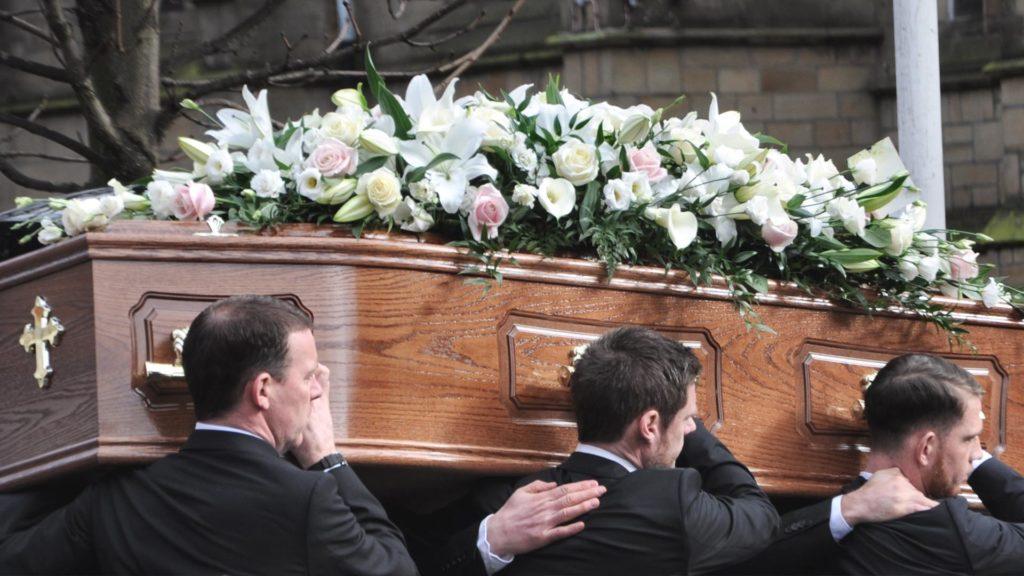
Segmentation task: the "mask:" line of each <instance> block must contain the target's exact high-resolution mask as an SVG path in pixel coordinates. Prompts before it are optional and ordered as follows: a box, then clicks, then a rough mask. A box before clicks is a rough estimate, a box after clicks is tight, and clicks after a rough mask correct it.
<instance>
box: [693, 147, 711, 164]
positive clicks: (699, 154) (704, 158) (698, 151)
mask: <svg viewBox="0 0 1024 576" xmlns="http://www.w3.org/2000/svg"><path fill="white" fill-rule="evenodd" d="M690 147H691V148H693V153H694V154H696V155H697V161H698V162H700V167H701V168H702V169H704V170H707V169H708V168H710V167H711V160H708V157H707V155H706V154H704V151H703V150H701V149H700V148H698V147H697V146H693V144H692V143H691V144H690Z"/></svg>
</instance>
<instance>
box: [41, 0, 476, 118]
mask: <svg viewBox="0 0 1024 576" xmlns="http://www.w3.org/2000/svg"><path fill="white" fill-rule="evenodd" d="M50 1H53V0H50ZM468 1H469V0H452V1H451V2H449V3H447V4H445V5H444V6H442V7H440V8H438V9H437V10H436V11H434V12H433V13H431V14H430V15H428V16H426V17H425V18H423V19H422V20H420V21H419V22H417V23H416V24H414V25H412V26H410V27H409V28H408V29H406V30H403V31H401V32H397V33H395V34H392V35H391V36H386V37H384V38H381V39H379V40H374V41H373V45H374V46H378V47H379V46H387V45H389V44H395V43H397V42H404V41H406V40H408V39H410V38H413V37H414V36H416V35H417V34H419V33H420V32H422V31H423V30H425V29H426V28H428V27H429V26H430V25H432V24H434V23H435V22H437V21H439V20H441V19H442V18H444V17H445V16H447V15H449V14H451V13H452V12H454V11H455V10H457V9H458V8H460V7H462V6H464V5H466V3H467V2H468ZM363 49H365V46H364V45H363V44H362V43H358V42H357V43H354V44H350V45H348V46H345V47H343V48H340V49H338V50H336V51H334V52H332V53H330V54H321V55H319V56H317V57H315V58H312V59H307V60H303V59H295V60H291V61H288V62H284V63H282V64H278V65H270V64H268V65H267V66H264V67H263V68H258V69H249V70H243V71H241V72H238V73H236V74H231V75H228V76H224V77H221V78H215V79H212V80H207V81H204V82H202V83H196V84H194V85H193V87H192V88H190V90H189V91H188V92H187V94H186V96H188V97H190V98H193V99H195V98H198V97H200V96H204V95H206V94H210V93H211V92H218V91H220V90H227V89H229V88H234V87H236V86H241V85H242V84H253V85H259V84H261V83H265V82H266V81H267V80H268V79H270V78H273V77H275V76H278V75H280V74H284V73H286V72H294V71H298V70H316V69H324V68H329V67H330V66H331V65H332V64H334V63H337V62H341V61H342V59H343V58H345V57H347V56H349V55H351V54H353V53H355V52H356V51H359V50H363ZM174 82H175V81H174V80H173V79H170V78H164V79H163V80H162V83H163V84H164V85H165V86H168V85H173V84H174Z"/></svg>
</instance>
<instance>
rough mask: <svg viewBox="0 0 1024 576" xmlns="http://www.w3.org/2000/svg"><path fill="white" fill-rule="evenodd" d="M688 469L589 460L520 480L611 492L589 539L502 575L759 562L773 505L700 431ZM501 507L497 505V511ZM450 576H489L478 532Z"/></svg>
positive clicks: (652, 571) (684, 570)
mask: <svg viewBox="0 0 1024 576" xmlns="http://www.w3.org/2000/svg"><path fill="white" fill-rule="evenodd" d="M677 464H678V465H680V466H683V467H682V468H672V469H666V470H655V469H647V470H637V471H635V472H632V473H629V472H627V470H626V469H625V468H623V467H622V466H620V465H619V464H617V463H615V462H613V461H611V460H608V459H605V458H601V457H599V456H593V455H590V454H584V453H579V452H577V453H574V454H573V455H571V456H570V457H569V458H568V459H567V460H566V461H565V462H563V463H562V464H561V465H559V466H557V467H555V468H552V469H550V470H545V471H543V472H540V473H538V474H535V475H533V476H529V477H527V478H524V479H522V480H521V481H519V483H518V484H517V486H524V485H526V484H529V483H530V482H533V481H535V480H544V481H547V482H557V483H558V484H567V483H570V482H577V481H580V480H589V479H593V480H597V481H598V482H599V483H601V484H602V485H603V486H605V487H607V488H608V491H607V492H606V493H605V495H604V496H602V497H601V504H600V506H599V507H598V508H597V509H596V510H594V511H592V512H589V513H588V514H586V515H584V516H583V517H581V519H582V520H583V521H584V522H585V523H586V528H585V529H584V530H583V532H581V533H579V534H577V535H575V536H572V537H570V538H566V539H564V540H560V541H558V542H555V543H552V544H550V545H549V546H546V547H544V548H541V549H540V550H536V551H534V552H531V553H528V554H522V555H519V556H517V557H516V559H515V561H514V562H513V563H512V564H511V565H509V566H508V567H507V568H505V569H503V570H502V571H501V572H500V573H499V574H501V576H514V575H517V574H563V575H569V574H588V575H592V574H644V575H656V574H698V573H703V572H706V571H708V570H709V569H711V568H713V567H715V566H720V565H722V564H727V563H730V562H735V561H738V560H741V559H743V558H747V557H749V556H751V555H753V554H756V553H757V552H758V551H759V550H761V549H762V548H763V547H765V546H767V545H768V543H769V542H771V541H772V538H773V537H774V534H775V530H776V528H777V526H778V514H777V512H776V511H775V508H774V506H772V504H771V502H770V501H769V500H768V498H767V496H765V494H764V492H762V491H761V489H760V488H759V487H758V485H757V482H756V481H755V480H754V478H753V476H752V475H751V474H750V472H749V471H748V470H747V469H746V467H744V466H743V465H742V464H740V463H739V462H738V461H737V460H736V459H735V458H734V457H733V455H732V454H731V453H730V452H729V450H728V449H727V448H726V447H725V446H724V445H723V444H722V443H721V442H719V441H718V439H716V438H715V437H714V436H713V435H712V434H711V433H710V432H708V431H707V429H706V428H704V425H703V424H700V423H698V428H697V430H696V431H695V432H693V433H691V434H689V435H687V436H686V443H685V445H684V449H683V454H682V455H681V457H680V461H679V462H678V463H677ZM498 507H500V503H496V505H495V506H493V507H492V510H491V511H492V512H493V511H494V510H497V508H498ZM471 532H472V533H471V534H469V535H468V536H470V537H464V538H463V540H462V542H461V543H460V546H461V547H462V554H460V555H457V556H456V557H455V558H454V559H453V560H451V561H449V563H448V564H447V565H446V566H445V570H446V571H447V573H462V574H484V573H485V572H484V568H483V563H482V561H481V559H480V557H479V554H478V553H476V549H475V536H476V531H475V529H474V530H472V531H471Z"/></svg>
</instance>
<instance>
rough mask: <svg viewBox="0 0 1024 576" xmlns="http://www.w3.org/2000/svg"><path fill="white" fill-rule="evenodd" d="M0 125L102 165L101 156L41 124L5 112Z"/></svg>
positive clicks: (0, 117) (0, 119) (2, 113)
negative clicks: (41, 139) (10, 127)
mask: <svg viewBox="0 0 1024 576" xmlns="http://www.w3.org/2000/svg"><path fill="white" fill-rule="evenodd" d="M0 123H2V124H8V125H10V126H15V127H17V128H21V129H22V130H24V131H26V132H31V133H32V134H35V135H36V136H41V137H43V138H46V139H47V140H50V141H51V142H56V143H57V144H60V145H61V146H63V147H65V148H67V149H68V150H71V151H72V152H74V153H75V154H79V155H81V156H82V157H83V158H85V159H87V160H89V161H90V162H92V163H94V164H97V165H102V163H103V161H104V158H103V156H101V155H100V154H99V153H97V152H95V151H93V150H92V149H91V148H89V147H88V146H86V145H85V144H82V143H81V142H79V141H78V140H74V139H71V138H68V137H67V136H65V135H63V134H61V133H60V132H57V131H56V130H51V129H49V128H47V127H46V126H43V125H42V124H38V123H36V122H32V121H31V120H26V119H24V118H21V117H20V116H15V115H13V114H7V113H5V112H0Z"/></svg>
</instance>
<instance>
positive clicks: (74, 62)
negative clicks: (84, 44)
mask: <svg viewBox="0 0 1024 576" xmlns="http://www.w3.org/2000/svg"><path fill="white" fill-rule="evenodd" d="M41 4H42V6H43V13H44V14H45V16H46V21H47V23H49V25H50V30H51V31H52V32H53V35H54V38H55V39H56V40H57V50H58V52H59V53H60V55H61V56H62V60H63V62H64V65H65V67H66V68H67V72H68V74H69V76H70V83H71V87H72V88H73V89H74V91H75V95H76V96H77V97H78V101H79V102H80V103H81V104H82V109H83V112H84V116H85V120H86V122H87V123H88V124H89V128H90V134H91V135H92V136H93V137H95V138H97V139H98V140H99V141H102V142H104V143H106V144H107V145H108V146H111V147H124V143H123V142H122V138H121V137H120V135H119V133H118V131H117V127H116V126H115V124H114V121H113V119H112V118H111V117H110V114H109V113H108V112H107V109H106V107H104V106H103V103H102V102H100V99H99V97H98V96H97V95H96V89H95V87H94V86H93V83H92V79H91V78H89V76H87V75H86V73H85V70H84V68H83V66H82V59H81V58H80V57H79V55H78V49H77V47H76V45H75V41H74V38H73V37H72V33H71V25H70V24H69V23H68V21H67V19H66V18H65V17H64V9H63V7H62V6H61V3H60V0H41ZM75 151H76V152H78V150H75ZM79 153H80V152H79ZM83 156H84V154H83ZM97 165H99V166H102V165H103V161H102V159H101V160H100V162H97Z"/></svg>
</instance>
